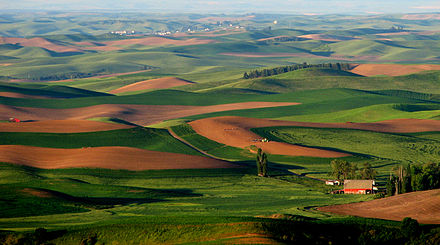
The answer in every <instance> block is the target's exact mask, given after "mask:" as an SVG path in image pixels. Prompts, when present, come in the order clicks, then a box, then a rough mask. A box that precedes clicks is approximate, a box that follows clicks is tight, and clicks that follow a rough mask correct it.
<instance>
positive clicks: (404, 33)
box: [376, 31, 413, 36]
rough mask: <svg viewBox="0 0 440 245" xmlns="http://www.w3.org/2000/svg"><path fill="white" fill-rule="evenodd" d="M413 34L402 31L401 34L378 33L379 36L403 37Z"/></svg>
mask: <svg viewBox="0 0 440 245" xmlns="http://www.w3.org/2000/svg"><path fill="white" fill-rule="evenodd" d="M412 33H413V32H408V31H401V32H384V33H378V34H376V35H377V36H403V35H409V34H412Z"/></svg>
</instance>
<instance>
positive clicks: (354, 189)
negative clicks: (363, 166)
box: [344, 180, 376, 194]
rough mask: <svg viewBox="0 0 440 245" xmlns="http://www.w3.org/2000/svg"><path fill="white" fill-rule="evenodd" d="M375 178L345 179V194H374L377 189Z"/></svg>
mask: <svg viewBox="0 0 440 245" xmlns="http://www.w3.org/2000/svg"><path fill="white" fill-rule="evenodd" d="M374 184H375V183H374V180H344V193H345V194H372V193H374V191H375V190H376V188H375V187H374Z"/></svg>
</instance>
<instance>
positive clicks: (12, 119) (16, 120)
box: [9, 117, 20, 123]
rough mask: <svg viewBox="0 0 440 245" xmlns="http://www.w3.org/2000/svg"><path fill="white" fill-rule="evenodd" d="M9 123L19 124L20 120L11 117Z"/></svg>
mask: <svg viewBox="0 0 440 245" xmlns="http://www.w3.org/2000/svg"><path fill="white" fill-rule="evenodd" d="M9 122H14V123H17V122H20V119H18V118H15V117H11V118H9Z"/></svg>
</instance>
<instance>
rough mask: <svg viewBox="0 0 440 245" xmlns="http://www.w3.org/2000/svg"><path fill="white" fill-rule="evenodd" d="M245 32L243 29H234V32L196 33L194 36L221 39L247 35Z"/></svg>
mask: <svg viewBox="0 0 440 245" xmlns="http://www.w3.org/2000/svg"><path fill="white" fill-rule="evenodd" d="M245 32H246V30H243V29H233V30H227V31H226V32H223V30H218V31H210V32H201V33H194V34H192V35H194V36H199V37H221V36H229V35H233V34H238V33H245Z"/></svg>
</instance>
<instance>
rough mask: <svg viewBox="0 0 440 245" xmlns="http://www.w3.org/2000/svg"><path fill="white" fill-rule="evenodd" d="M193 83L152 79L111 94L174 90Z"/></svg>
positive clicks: (113, 91)
mask: <svg viewBox="0 0 440 245" xmlns="http://www.w3.org/2000/svg"><path fill="white" fill-rule="evenodd" d="M191 83H192V82H189V81H185V80H183V79H180V78H177V77H162V78H157V79H151V80H146V81H141V82H137V83H132V84H130V85H127V86H124V87H121V88H118V89H114V90H112V91H110V92H109V93H112V94H119V93H123V92H132V91H139V90H146V89H166V88H172V87H177V86H183V85H187V84H191Z"/></svg>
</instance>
